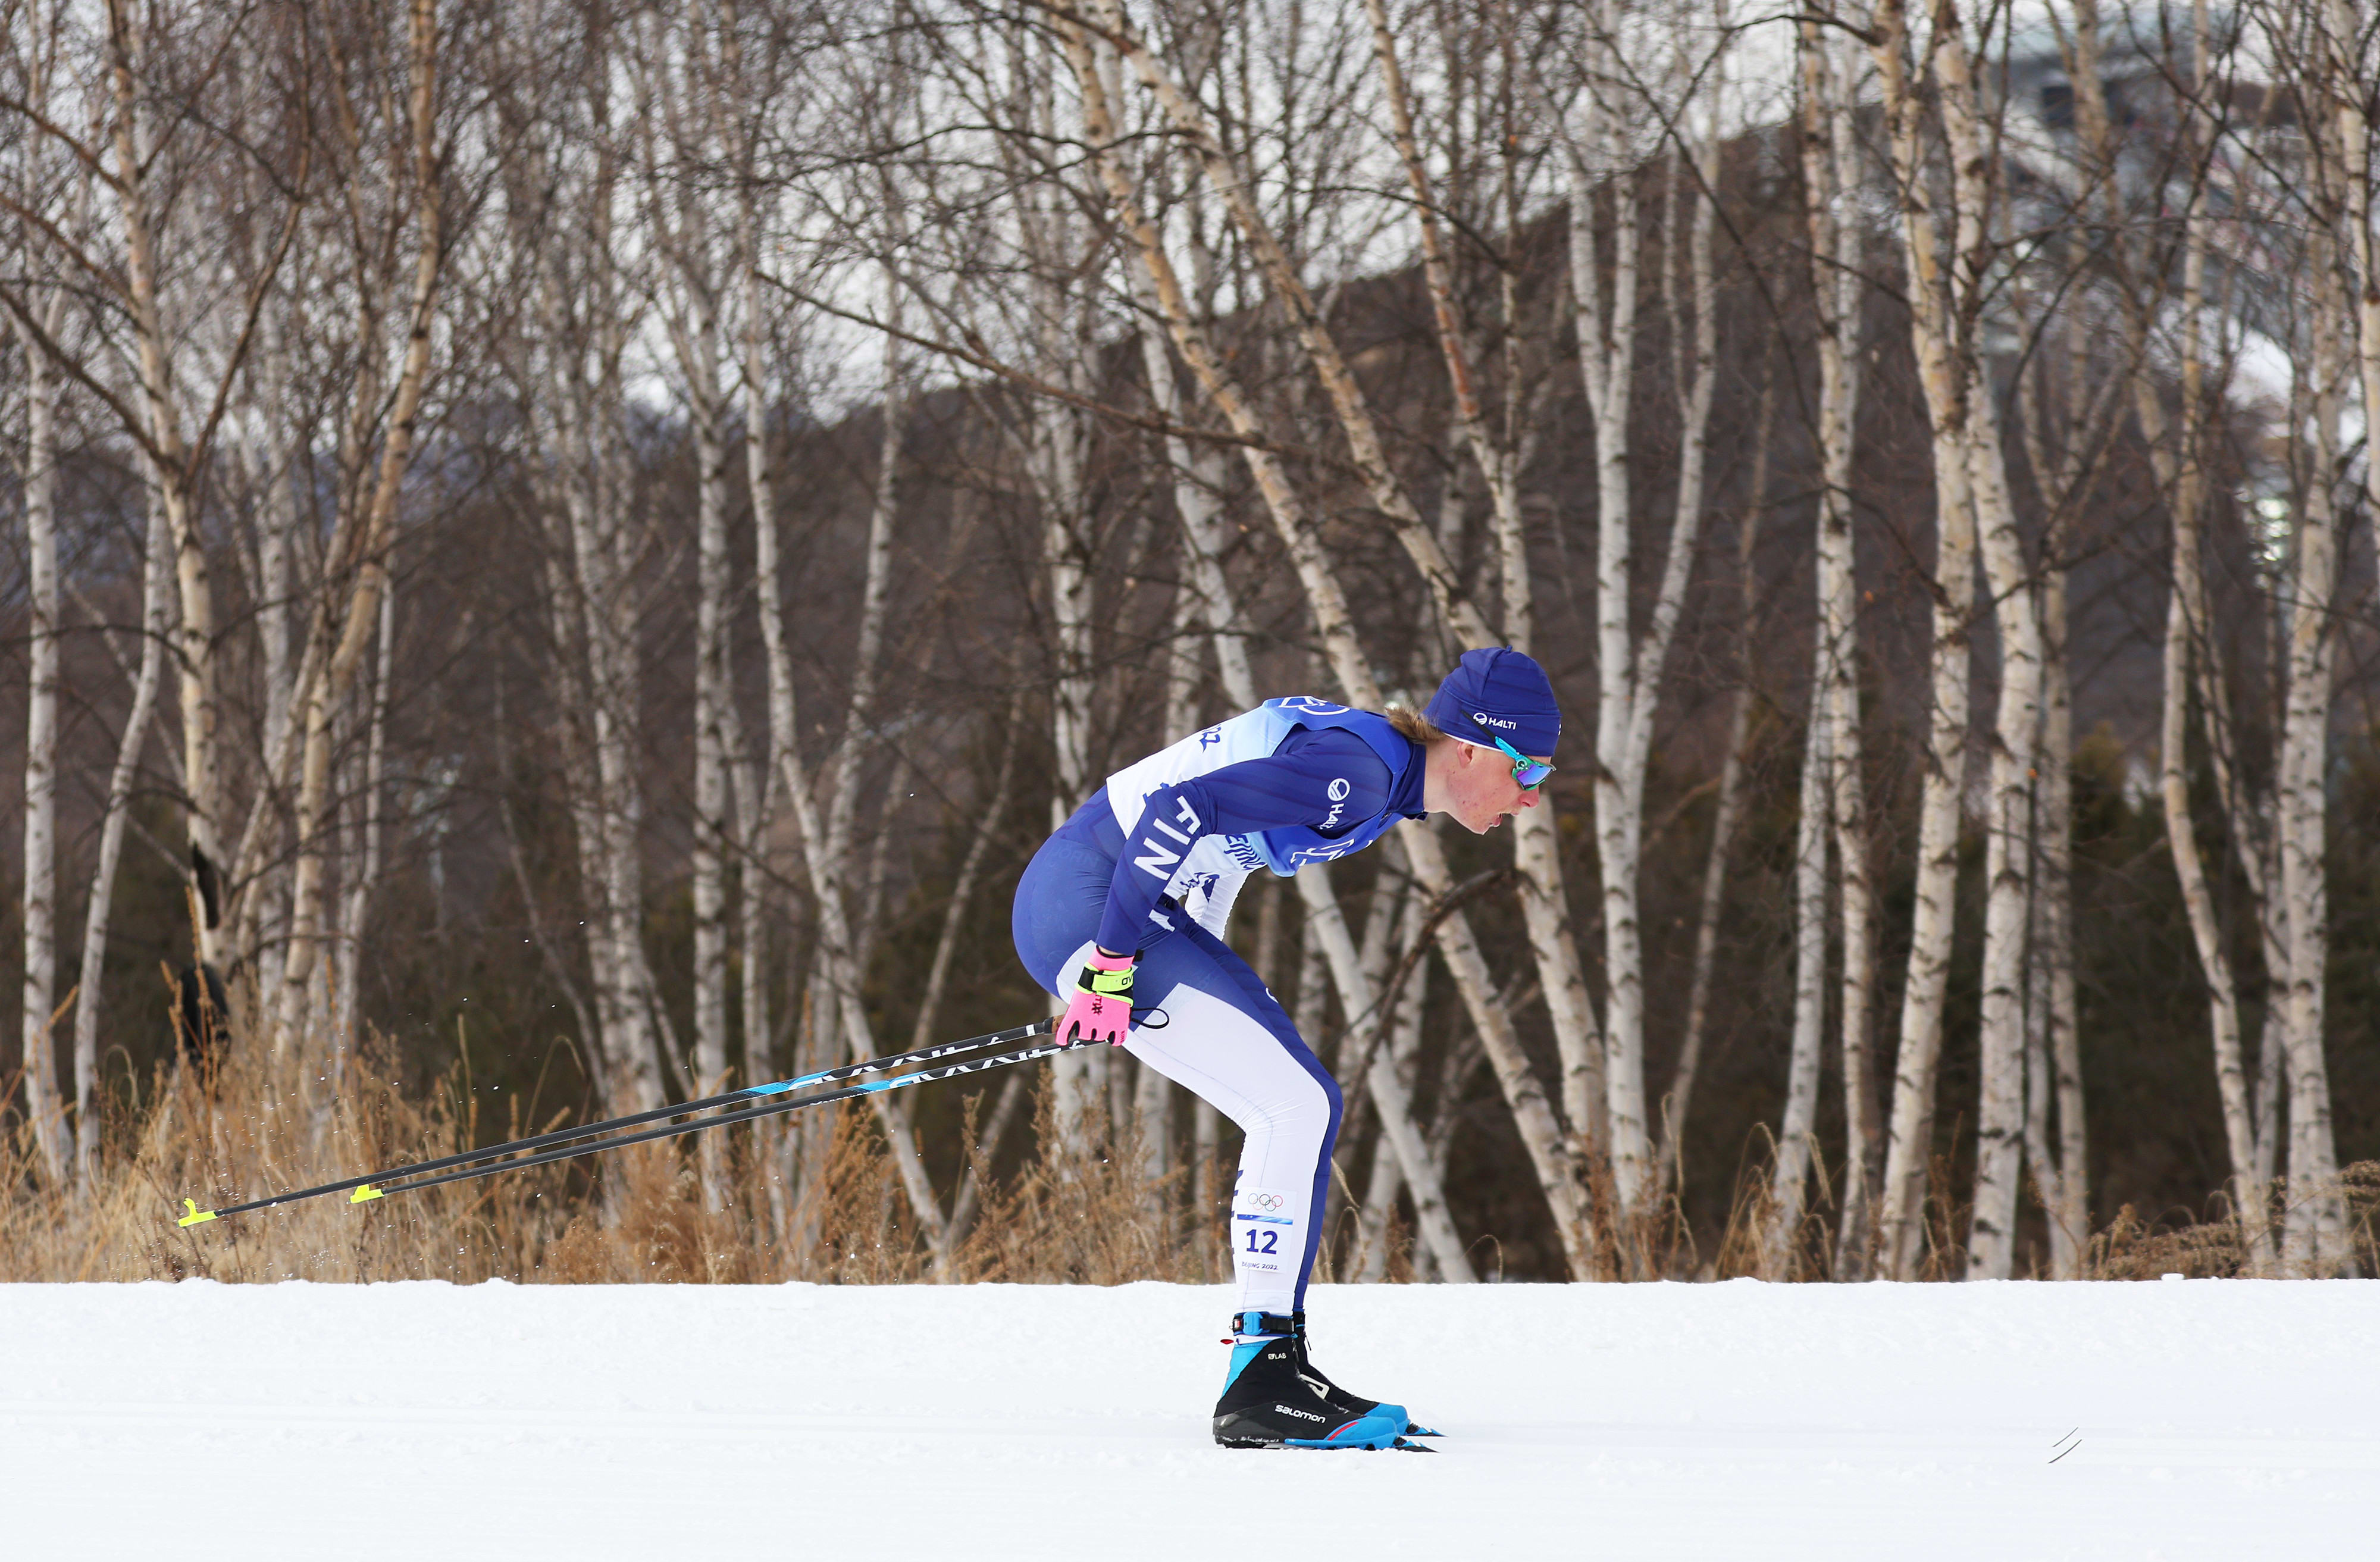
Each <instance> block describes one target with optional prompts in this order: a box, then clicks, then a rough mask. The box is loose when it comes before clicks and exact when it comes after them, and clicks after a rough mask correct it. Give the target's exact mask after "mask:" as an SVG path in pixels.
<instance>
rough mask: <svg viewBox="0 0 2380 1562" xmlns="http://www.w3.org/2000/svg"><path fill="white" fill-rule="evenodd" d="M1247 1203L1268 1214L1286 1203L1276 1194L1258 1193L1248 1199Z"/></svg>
mask: <svg viewBox="0 0 2380 1562" xmlns="http://www.w3.org/2000/svg"><path fill="white" fill-rule="evenodd" d="M1248 1202H1249V1203H1251V1204H1254V1205H1255V1206H1256V1207H1257V1208H1258V1209H1260V1210H1265V1211H1268V1212H1269V1211H1272V1210H1277V1209H1279V1208H1281V1205H1282V1204H1284V1203H1287V1202H1288V1201H1287V1200H1285V1199H1283V1198H1282V1197H1281V1195H1280V1194H1278V1193H1258V1194H1257V1195H1256V1196H1255V1197H1254V1198H1252V1199H1250V1200H1249V1201H1248Z"/></svg>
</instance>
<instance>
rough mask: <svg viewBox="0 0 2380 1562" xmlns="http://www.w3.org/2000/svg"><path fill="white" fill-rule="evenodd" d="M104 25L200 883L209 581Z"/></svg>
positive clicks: (204, 838)
mask: <svg viewBox="0 0 2380 1562" xmlns="http://www.w3.org/2000/svg"><path fill="white" fill-rule="evenodd" d="M106 26H107V34H108V62H107V64H108V79H109V87H110V91H111V95H112V98H113V101H114V106H115V116H114V121H115V122H114V125H113V127H112V138H111V139H112V141H113V147H112V150H113V152H114V153H115V178H114V181H113V184H114V188H115V196H116V207H117V211H118V213H119V214H120V216H121V218H122V222H123V232H124V277H125V296H126V302H127V304H128V307H129V312H130V314H131V317H132V321H131V323H132V330H133V340H134V344H135V349H136V360H137V363H138V369H139V375H140V397H141V407H142V410H143V412H144V414H145V417H146V421H147V424H148V427H147V430H146V433H147V436H148V441H149V445H150V454H151V460H150V462H149V470H150V474H151V477H152V481H153V482H155V483H156V484H157V489H158V495H159V497H160V499H161V500H162V501H163V503H164V507H165V519H166V524H167V525H168V526H169V527H170V528H171V529H172V531H173V534H174V559H175V579H176V585H177V587H178V589H179V595H180V598H181V602H180V616H179V625H178V629H177V631H176V646H175V650H176V669H177V672H178V675H179V687H180V704H181V718H182V756H183V757H182V767H183V777H184V779H183V787H184V791H185V793H186V799H185V804H186V806H185V811H184V819H185V824H186V829H187V833H188V844H189V849H190V852H191V858H192V860H191V868H192V871H193V873H196V874H197V875H198V876H199V877H200V882H201V883H202V884H203V883H204V882H205V880H206V879H207V878H208V877H209V876H211V875H212V873H215V872H217V871H219V870H220V869H221V868H222V867H223V866H224V853H223V849H222V846H221V844H220V841H219V838H218V832H219V830H220V827H221V817H222V816H221V805H222V801H223V798H222V785H221V783H222V776H221V772H220V769H219V767H218V764H217V745H216V734H215V728H216V724H217V719H218V700H217V693H216V684H217V681H218V678H219V669H218V662H217V658H216V654H215V652H216V645H215V616H214V588H213V585H212V579H211V576H210V573H209V567H208V562H207V553H206V542H205V539H204V537H203V536H201V534H200V531H199V518H198V516H197V515H196V513H195V512H194V509H193V494H192V493H191V486H192V482H193V481H194V475H195V474H193V473H192V472H191V471H190V470H188V461H189V452H188V447H187V445H185V443H184V436H183V433H182V421H181V413H180V409H179V405H178V401H177V398H176V394H175V384H174V372H173V364H172V361H171V359H170V357H169V345H168V344H169V342H170V340H171V336H170V335H169V332H168V328H167V325H166V323H165V320H164V311H163V310H162V308H161V306H160V302H159V299H158V288H157V247H158V244H159V243H160V241H161V236H160V235H159V234H158V232H157V230H156V227H155V226H154V219H153V215H152V208H151V203H150V193H149V183H148V171H149V153H150V152H151V151H152V146H151V130H150V123H149V115H148V106H147V103H146V100H145V98H144V95H143V93H142V91H141V86H140V68H141V60H140V54H141V45H142V43H143V42H144V40H143V38H142V35H141V31H140V29H141V26H142V23H140V22H138V21H136V20H134V18H132V17H131V16H129V15H128V7H127V6H126V5H125V3H124V0H107V8H106ZM202 864H203V865H204V866H201V865H202ZM191 936H192V939H193V941H194V943H195V945H196V947H197V951H198V956H199V959H200V961H201V962H202V963H203V962H212V960H214V959H215V958H217V955H218V953H219V949H218V946H219V944H220V939H219V937H218V934H217V929H216V926H215V925H214V919H213V918H212V917H208V916H201V917H200V919H199V925H198V926H196V927H194V928H192V930H191Z"/></svg>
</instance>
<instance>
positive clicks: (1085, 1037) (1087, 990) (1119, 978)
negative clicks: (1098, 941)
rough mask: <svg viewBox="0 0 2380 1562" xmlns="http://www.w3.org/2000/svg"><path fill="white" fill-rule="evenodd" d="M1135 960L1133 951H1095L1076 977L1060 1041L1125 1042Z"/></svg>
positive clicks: (1129, 1015) (1129, 1014)
mask: <svg viewBox="0 0 2380 1562" xmlns="http://www.w3.org/2000/svg"><path fill="white" fill-rule="evenodd" d="M1132 960H1133V958H1132V957H1131V956H1130V955H1109V954H1103V953H1101V952H1100V951H1099V950H1098V949H1097V948H1094V949H1093V950H1092V951H1091V963H1090V964H1088V965H1087V966H1085V967H1084V968H1083V970H1082V974H1081V975H1079V976H1077V977H1075V995H1074V996H1073V997H1072V998H1071V999H1069V1000H1068V1001H1067V1004H1066V1012H1065V1013H1064V1014H1063V1015H1062V1016H1061V1017H1060V1018H1059V1020H1058V1039H1059V1040H1060V1041H1062V1042H1065V1041H1074V1042H1106V1043H1110V1044H1111V1045H1115V1046H1122V1045H1123V1033H1124V1030H1125V1028H1126V1027H1127V1026H1129V1025H1131V1023H1132Z"/></svg>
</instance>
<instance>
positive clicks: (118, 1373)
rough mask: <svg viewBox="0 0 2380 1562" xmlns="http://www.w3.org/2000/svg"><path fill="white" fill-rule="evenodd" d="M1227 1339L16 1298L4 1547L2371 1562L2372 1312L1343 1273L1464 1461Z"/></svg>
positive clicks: (999, 1304) (1170, 1331) (2, 1316)
mask: <svg viewBox="0 0 2380 1562" xmlns="http://www.w3.org/2000/svg"><path fill="white" fill-rule="evenodd" d="M1230 1306H1231V1302H1230V1293H1229V1292H1228V1291H1226V1290H1223V1289H1221V1288H1215V1289H1200V1288H1191V1287H1176V1286H1158V1285H1145V1286H1128V1287H1122V1288H1119V1289H1112V1290H1100V1289H1087V1288H1043V1287H948V1288H930V1287H918V1288H890V1287H888V1288H880V1289H870V1288H863V1287H813V1286H786V1287H752V1288H730V1287H693V1286H688V1287H513V1286H504V1285H490V1286H479V1287H450V1286H445V1285H440V1284H413V1285H385V1286H367V1287H331V1286H308V1285H285V1286H257V1287H226V1286H218V1285H214V1284H212V1283H207V1282H195V1281H194V1282H191V1283H188V1284H185V1285H181V1286H167V1285H143V1286H122V1287H111V1286H0V1338H5V1339H6V1342H7V1362H8V1371H7V1378H6V1385H5V1386H0V1491H5V1492H6V1493H7V1494H8V1498H9V1500H8V1504H7V1515H6V1519H5V1521H4V1522H5V1530H4V1531H0V1532H5V1534H6V1538H7V1544H6V1555H8V1556H16V1557H25V1558H43V1559H49V1558H67V1557H72V1558H98V1557H105V1558H114V1557H150V1556H171V1557H175V1558H176V1559H179V1558H185V1557H188V1558H200V1557H218V1556H220V1557H238V1558H242V1559H247V1562H254V1559H259V1558H280V1557H307V1558H324V1559H329V1558H347V1557H390V1558H405V1559H407V1562H445V1559H447V1558H469V1557H494V1556H505V1557H528V1558H537V1557H570V1558H574V1559H576V1558H590V1557H697V1556H722V1557H724V1556H732V1557H737V1558H745V1557H760V1556H766V1557H779V1556H784V1557H818V1558H827V1557H853V1558H868V1559H869V1562H874V1559H878V1558H896V1557H897V1558H908V1557H921V1558H934V1559H936V1562H961V1559H965V1558H975V1557H1076V1556H1079V1557H1089V1558H1099V1559H1102V1562H1105V1559H1114V1562H1124V1559H1127V1558H1143V1557H1161V1558H1172V1557H1184V1558H1188V1557H1212V1558H1228V1559H1233V1562H1238V1559H1241V1558H1258V1559H1272V1562H1294V1559H1302V1558H1317V1559H1318V1558H1322V1557H1326V1556H1327V1557H1348V1556H1354V1557H1365V1558H1372V1557H1387V1556H1416V1557H1428V1558H1472V1557H1511V1558H1516V1559H1517V1558H1524V1557H1527V1558H1536V1557H1611V1558H1626V1559H1628V1562H1636V1559H1639V1558H1648V1557H1679V1558H1736V1557H1743V1556H1759V1557H1761V1558H1762V1559H1763V1562H1768V1559H1770V1558H1779V1557H1803V1556H1807V1557H1827V1558H1838V1559H1839V1558H1860V1557H1895V1558H1900V1557H1909V1558H1933V1557H1994V1558H2034V1557H2068V1556H2070V1557H2088V1558H2095V1559H2096V1558H2114V1557H2125V1558H2132V1557H2227V1558H2228V1557H2278V1556H2371V1555H2374V1548H2375V1547H2380V1283H2374V1282H2331V1283H2314V1282H2299V1283H2294V1284H2276V1283H2256V1282H2236V1281H2187V1282H2167V1283H2164V1284H2152V1285H2131V1286H2124V1285H2101V1286H2081V1285H2070V1286H2048V1285H1968V1286H1926V1287H1893V1286H1799V1287H1777V1286H1762V1285H1758V1284H1755V1283H1754V1282H1751V1281H1738V1282H1734V1283H1731V1284H1726V1285H1717V1286H1673V1285H1660V1286H1532V1287H1524V1286H1506V1287H1469V1288H1465V1289H1462V1290H1452V1289H1446V1288H1439V1287H1418V1286H1416V1287H1394V1286H1377V1287H1318V1289H1317V1291H1316V1293H1315V1296H1314V1299H1313V1304H1312V1312H1313V1315H1314V1320H1315V1324H1316V1328H1317V1331H1318V1332H1317V1339H1316V1346H1317V1352H1316V1354H1317V1360H1318V1362H1319V1363H1320V1364H1321V1365H1322V1366H1323V1367H1324V1368H1325V1370H1327V1371H1329V1372H1330V1373H1331V1374H1332V1375H1333V1376H1335V1377H1337V1378H1339V1379H1340V1381H1342V1383H1345V1384H1347V1385H1349V1386H1350V1387H1351V1388H1353V1389H1354V1390H1355V1391H1357V1392H1359V1393H1366V1394H1375V1395H1386V1396H1389V1397H1392V1398H1394V1397H1403V1399H1404V1400H1405V1401H1406V1403H1408V1404H1409V1405H1410V1406H1411V1407H1412V1408H1413V1409H1414V1411H1415V1414H1417V1415H1419V1416H1421V1417H1422V1418H1423V1419H1424V1420H1425V1421H1427V1422H1430V1423H1433V1424H1435V1425H1437V1426H1438V1427H1439V1428H1440V1429H1442V1430H1443V1431H1444V1432H1445V1433H1446V1434H1448V1435H1447V1436H1446V1437H1445V1438H1444V1439H1443V1441H1442V1445H1441V1446H1442V1449H1443V1451H1442V1452H1440V1453H1438V1454H1435V1455H1431V1456H1427V1457H1425V1456H1420V1455H1409V1454H1357V1453H1346V1454H1319V1453H1318V1454H1281V1453H1240V1452H1227V1451H1225V1450H1222V1449H1219V1448H1216V1447H1214V1446H1212V1445H1211V1444H1210V1443H1209V1442H1208V1433H1207V1424H1206V1414H1207V1409H1208V1406H1209V1405H1210V1404H1211V1403H1212V1402H1213V1398H1214V1395H1215V1392H1216V1389H1217V1386H1218V1380H1219V1378H1220V1372H1221V1366H1222V1361H1223V1357H1224V1354H1225V1353H1224V1351H1223V1349H1222V1348H1221V1347H1220V1345H1218V1344H1217V1343H1216V1340H1217V1337H1218V1336H1219V1334H1220V1327H1221V1325H1222V1324H1223V1321H1224V1319H1225V1318H1226V1316H1227V1315H1228V1313H1229V1311H1230ZM2061 1449H2068V1450H2070V1451H2068V1452H2066V1453H2065V1454H2064V1457H2062V1458H2059V1457H2058V1454H2059V1451H2060V1450H2061ZM2053 1459H2054V1460H2055V1462H2052V1461H2053Z"/></svg>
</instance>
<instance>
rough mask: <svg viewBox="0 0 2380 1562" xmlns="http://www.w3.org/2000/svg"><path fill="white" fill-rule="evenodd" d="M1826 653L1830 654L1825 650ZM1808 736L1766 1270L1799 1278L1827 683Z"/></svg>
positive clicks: (1812, 1091)
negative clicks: (1788, 1047)
mask: <svg viewBox="0 0 2380 1562" xmlns="http://www.w3.org/2000/svg"><path fill="white" fill-rule="evenodd" d="M1821 654H1823V652H1822V653H1821ZM1810 692H1811V702H1810V720H1809V730H1808V736H1807V738H1805V740H1804V742H1803V750H1802V812H1801V822H1800V824H1799V825H1798V826H1797V827H1796V829H1795V832H1794V844H1793V1031H1792V1052H1791V1056H1790V1058H1789V1059H1788V1061H1787V1064H1786V1070H1785V1111H1784V1116H1783V1117H1782V1119H1781V1120H1780V1121H1779V1124H1778V1128H1777V1165H1776V1168H1775V1171H1774V1174H1773V1176H1772V1178H1771V1180H1770V1184H1769V1195H1768V1200H1769V1210H1768V1224H1767V1229H1766V1231H1765V1232H1764V1233H1763V1235H1762V1239H1761V1275H1762V1276H1763V1277H1764V1278H1766V1279H1770V1280H1790V1279H1791V1278H1792V1277H1793V1260H1794V1255H1795V1252H1796V1251H1797V1249H1798V1247H1799V1243H1798V1241H1797V1237H1798V1234H1799V1232H1800V1229H1801V1225H1802V1215H1803V1199H1804V1197H1805V1195H1806V1190H1807V1189H1808V1186H1809V1181H1810V1164H1811V1162H1812V1160H1813V1159H1814V1158H1815V1153H1816V1148H1817V1145H1816V1130H1817V1121H1818V1068H1819V1061H1820V1050H1821V1048H1822V1047H1823V1046H1824V1044H1825V1041H1826V1028H1827V851H1828V840H1829V837H1830V836H1831V834H1832V830H1831V824H1832V814H1833V811H1832V809H1831V808H1830V807H1829V805H1828V786H1827V779H1828V774H1829V771H1830V768H1831V766H1830V764H1829V761H1828V746H1827V739H1828V731H1827V728H1828V711H1827V706H1826V702H1825V699H1824V698H1823V695H1824V687H1823V685H1821V684H1818V683H1815V682H1814V683H1813V685H1812V687H1811V691H1810Z"/></svg>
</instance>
